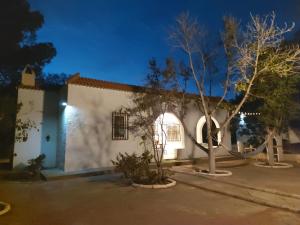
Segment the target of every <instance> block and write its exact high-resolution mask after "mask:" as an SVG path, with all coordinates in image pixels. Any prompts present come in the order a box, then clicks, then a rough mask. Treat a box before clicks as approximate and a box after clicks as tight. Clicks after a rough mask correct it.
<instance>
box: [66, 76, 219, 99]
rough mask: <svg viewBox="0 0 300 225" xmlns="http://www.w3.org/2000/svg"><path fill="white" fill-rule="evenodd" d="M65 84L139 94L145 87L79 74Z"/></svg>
mask: <svg viewBox="0 0 300 225" xmlns="http://www.w3.org/2000/svg"><path fill="white" fill-rule="evenodd" d="M67 84H75V85H83V86H87V87H95V88H104V89H112V90H122V91H130V92H141V91H144V90H145V87H142V86H136V85H129V84H121V83H116V82H109V81H104V80H96V79H92V78H85V77H80V74H79V73H76V74H74V75H73V76H71V77H69V79H68V81H67ZM188 95H189V96H191V97H198V95H196V94H192V93H190V94H188ZM210 99H211V100H212V101H218V100H219V99H220V97H214V96H211V97H210Z"/></svg>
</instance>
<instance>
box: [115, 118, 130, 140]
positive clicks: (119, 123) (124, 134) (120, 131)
mask: <svg viewBox="0 0 300 225" xmlns="http://www.w3.org/2000/svg"><path fill="white" fill-rule="evenodd" d="M112 139H113V140H128V114H126V113H119V112H113V113H112Z"/></svg>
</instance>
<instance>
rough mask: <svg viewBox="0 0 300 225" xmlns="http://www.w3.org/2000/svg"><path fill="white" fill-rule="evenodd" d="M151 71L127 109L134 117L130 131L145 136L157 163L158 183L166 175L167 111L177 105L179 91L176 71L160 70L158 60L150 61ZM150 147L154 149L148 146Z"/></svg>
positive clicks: (144, 140) (132, 117) (145, 140)
mask: <svg viewBox="0 0 300 225" xmlns="http://www.w3.org/2000/svg"><path fill="white" fill-rule="evenodd" d="M166 63H167V65H169V66H167V67H168V68H170V69H171V68H172V65H170V64H172V61H171V60H167V62H166ZM149 66H150V71H151V72H150V73H149V74H148V75H147V77H146V83H145V88H143V89H139V90H137V91H136V92H135V93H134V94H133V96H132V102H133V106H132V107H131V108H127V109H126V110H127V111H128V113H129V115H130V116H131V120H130V130H131V131H132V132H133V133H134V134H135V135H136V136H137V137H141V138H142V143H143V144H144V147H145V150H149V151H150V152H151V153H152V154H153V158H154V161H155V164H156V171H157V182H158V183H161V182H162V180H163V179H164V178H165V174H164V170H163V167H162V161H163V156H164V152H165V146H166V143H167V130H166V123H165V116H166V113H167V112H169V111H172V109H173V108H174V107H175V96H176V95H175V93H177V89H176V87H175V86H173V85H172V84H173V83H174V82H172V81H171V79H173V78H174V76H169V75H170V73H172V72H171V71H170V70H168V68H167V69H166V70H160V69H159V68H158V66H157V65H156V62H155V60H151V61H150V62H149ZM149 147H150V149H148V148H149Z"/></svg>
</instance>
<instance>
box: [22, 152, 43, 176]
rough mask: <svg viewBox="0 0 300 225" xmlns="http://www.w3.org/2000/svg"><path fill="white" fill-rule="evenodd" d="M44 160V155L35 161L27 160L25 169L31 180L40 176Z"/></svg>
mask: <svg viewBox="0 0 300 225" xmlns="http://www.w3.org/2000/svg"><path fill="white" fill-rule="evenodd" d="M45 158H46V156H45V154H41V155H39V156H38V157H36V158H35V159H30V160H28V164H29V165H28V166H27V167H26V171H27V172H28V173H29V175H30V176H31V177H33V178H39V177H40V176H41V170H42V168H43V162H44V159H45Z"/></svg>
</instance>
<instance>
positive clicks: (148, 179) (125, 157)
mask: <svg viewBox="0 0 300 225" xmlns="http://www.w3.org/2000/svg"><path fill="white" fill-rule="evenodd" d="M152 159H153V155H151V154H150V152H149V151H145V152H144V153H143V154H142V155H141V156H138V155H137V154H136V153H133V154H131V155H129V154H128V153H125V154H123V153H119V155H118V156H117V158H116V161H113V160H112V164H113V165H114V166H115V167H116V170H117V171H119V172H122V173H123V174H124V177H125V178H127V179H130V180H131V181H132V182H134V183H139V184H154V183H157V172H156V171H155V170H151V169H150V163H151V160H152Z"/></svg>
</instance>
